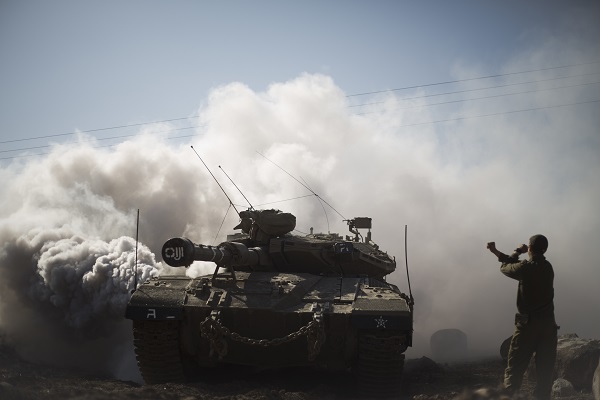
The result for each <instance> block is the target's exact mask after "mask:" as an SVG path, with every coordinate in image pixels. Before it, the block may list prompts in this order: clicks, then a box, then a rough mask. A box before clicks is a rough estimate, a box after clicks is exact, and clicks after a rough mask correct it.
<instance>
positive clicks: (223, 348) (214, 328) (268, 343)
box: [200, 312, 325, 361]
mask: <svg viewBox="0 0 600 400" xmlns="http://www.w3.org/2000/svg"><path fill="white" fill-rule="evenodd" d="M200 334H201V336H202V337H204V338H205V339H207V340H208V341H209V342H210V354H211V355H213V354H216V355H217V356H218V357H219V359H222V358H223V357H225V356H226V355H227V342H226V341H225V338H227V337H229V338H231V340H235V341H236V342H240V343H245V344H248V345H250V346H259V347H272V346H279V345H281V344H284V343H289V342H292V341H294V340H296V339H298V338H300V337H302V336H306V341H307V348H308V360H309V361H314V360H315V359H316V358H317V356H318V355H319V353H320V352H321V346H322V345H323V343H324V342H325V330H324V328H323V314H322V313H321V312H316V313H315V314H314V315H313V319H312V321H310V322H309V323H308V324H306V325H304V326H302V327H300V329H298V330H297V331H296V332H292V333H290V334H289V335H286V336H283V337H280V338H275V339H253V338H249V337H245V336H242V335H240V334H239V333H236V332H232V331H231V330H230V329H229V328H227V327H226V326H224V325H223V324H221V321H219V318H218V313H214V312H213V313H211V315H210V316H208V317H206V319H205V320H204V321H202V322H201V323H200Z"/></svg>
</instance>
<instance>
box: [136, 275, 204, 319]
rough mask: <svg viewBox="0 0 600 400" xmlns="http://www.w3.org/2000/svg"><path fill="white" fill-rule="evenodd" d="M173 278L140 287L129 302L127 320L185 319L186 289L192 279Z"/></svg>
mask: <svg viewBox="0 0 600 400" xmlns="http://www.w3.org/2000/svg"><path fill="white" fill-rule="evenodd" d="M173 278H174V277H173ZM173 278H170V279H166V278H159V279H153V280H151V281H149V282H147V283H145V284H144V285H142V286H140V287H139V288H138V289H137V290H136V291H135V292H134V293H133V295H132V296H131V300H129V304H128V305H127V309H126V311H125V318H128V319H132V320H150V321H165V320H170V321H174V320H175V321H176V320H181V319H183V307H184V304H185V303H186V301H187V294H186V287H187V286H188V284H189V282H190V281H191V280H192V279H191V278H187V277H185V278H184V277H181V278H179V279H173Z"/></svg>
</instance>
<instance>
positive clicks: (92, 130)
mask: <svg viewBox="0 0 600 400" xmlns="http://www.w3.org/2000/svg"><path fill="white" fill-rule="evenodd" d="M192 117H193V116H192ZM192 117H181V118H172V119H164V120H162V121H153V122H140V123H138V124H129V125H119V126H110V127H107V128H96V129H87V130H85V131H77V132H67V133H57V134H55V135H45V136H37V137H31V138H22V139H12V140H4V141H1V142H0V144H5V143H15V142H24V141H27V140H35V139H48V138H53V137H60V136H69V135H77V134H79V133H90V132H99V131H107V130H110V129H119V128H131V127H133V126H142V125H150V124H158V123H161V122H172V121H181V120H184V119H189V118H192Z"/></svg>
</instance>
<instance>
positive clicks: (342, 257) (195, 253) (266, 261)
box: [162, 210, 396, 278]
mask: <svg viewBox="0 0 600 400" xmlns="http://www.w3.org/2000/svg"><path fill="white" fill-rule="evenodd" d="M242 213H244V212H242ZM242 213H240V214H241V215H242V223H240V224H239V225H238V226H237V227H236V228H242V230H243V232H244V233H246V234H247V235H248V237H247V238H246V239H241V240H240V239H238V240H234V241H227V242H223V243H221V244H219V245H218V246H210V245H202V244H195V243H193V242H192V241H191V240H189V239H187V238H172V239H169V240H167V242H166V243H165V244H164V246H163V248H162V257H163V260H164V261H165V262H166V263H167V264H169V265H170V266H172V267H187V266H190V265H191V264H192V263H193V262H194V261H209V262H214V263H215V264H216V265H217V267H218V268H219V267H222V268H230V269H232V270H236V271H277V272H308V273H312V274H327V275H332V274H340V275H343V276H350V275H361V274H362V275H366V276H371V277H376V278H383V277H384V276H385V275H388V274H390V273H391V272H393V271H394V270H395V268H396V262H395V261H394V259H392V258H391V257H390V256H389V255H388V254H387V253H384V252H383V251H380V250H379V246H377V245H376V244H375V243H374V242H373V241H372V240H371V230H370V229H371V218H367V217H359V218H354V219H351V220H348V221H347V223H348V227H349V230H350V232H351V233H353V234H354V235H355V236H354V237H353V238H352V237H350V236H347V237H346V239H343V238H342V237H341V236H339V235H336V234H310V235H306V236H295V235H289V234H288V233H289V231H288V229H289V228H290V227H291V229H293V226H295V217H293V216H291V214H289V213H281V212H280V211H278V210H267V211H262V210H259V211H256V210H253V211H252V217H250V216H248V214H242ZM290 216H291V217H290ZM261 219H262V220H263V221H262V222H259V221H260V220H261ZM292 219H293V221H294V223H293V224H291V223H290V224H285V223H284V222H281V221H288V220H292ZM246 221H247V222H246ZM242 225H245V227H242ZM274 226H276V227H277V228H276V229H275V228H273V227H274ZM291 229H289V230H291ZM358 229H369V232H368V233H367V237H366V238H365V239H364V240H361V235H360V233H359V231H358ZM256 244H261V245H258V246H256Z"/></svg>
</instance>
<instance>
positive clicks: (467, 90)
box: [348, 72, 600, 108]
mask: <svg viewBox="0 0 600 400" xmlns="http://www.w3.org/2000/svg"><path fill="white" fill-rule="evenodd" d="M598 74H600V72H592V73H589V74H579V75H569V76H561V77H558V78H549V79H538V80H534V81H526V82H516V83H508V84H505V85H495V86H487V87H482V88H475V89H465V90H455V91H452V92H443V93H434V94H425V95H422V96H414V97H403V98H400V99H398V100H401V101H408V100H419V99H424V98H427V97H437V96H446V95H450V94H459V93H468V92H478V91H482V90H489V89H498V88H503V87H509V86H521V85H528V84H530V83H540V82H548V81H556V80H559V79H568V78H575V77H581V76H590V75H598ZM595 83H597V82H591V83H590V82H587V83H584V84H582V85H587V84H595ZM538 90H551V89H534V90H533V91H538ZM382 103H385V101H373V102H371V103H361V104H352V105H349V106H348V107H350V108H353V107H364V106H371V105H375V104H382Z"/></svg>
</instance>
